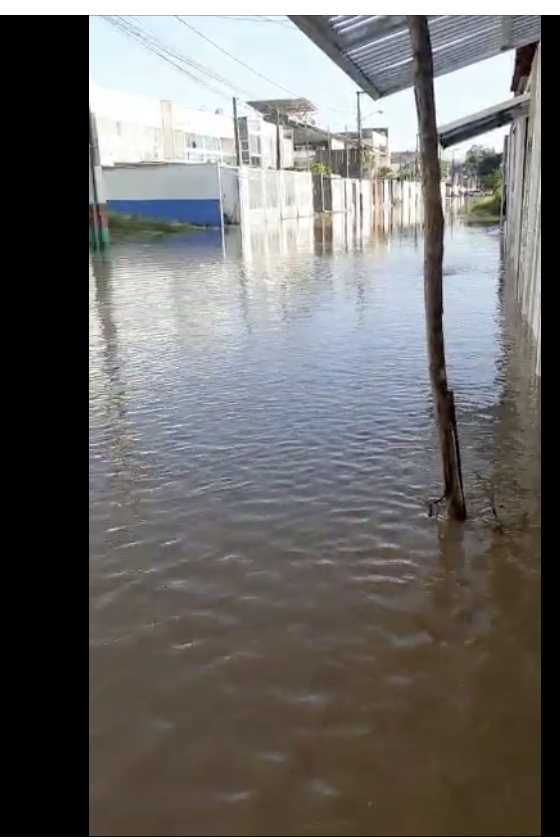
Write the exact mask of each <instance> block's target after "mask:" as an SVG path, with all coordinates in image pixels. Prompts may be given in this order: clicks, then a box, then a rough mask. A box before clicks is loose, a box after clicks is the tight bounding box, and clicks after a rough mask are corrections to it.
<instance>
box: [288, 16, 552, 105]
mask: <svg viewBox="0 0 560 840" xmlns="http://www.w3.org/2000/svg"><path fill="white" fill-rule="evenodd" d="M289 17H290V19H291V20H292V21H293V23H295V24H296V26H298V27H299V28H300V29H301V30H302V32H304V33H305V34H306V35H307V36H308V37H309V38H311V40H312V41H313V42H314V43H315V44H317V46H318V47H320V48H321V49H322V50H323V52H325V53H326V54H327V55H328V56H329V58H331V59H332V60H333V61H334V62H335V63H336V64H338V66H339V67H341V69H343V70H344V71H345V72H346V73H347V74H348V75H349V76H350V77H351V78H352V79H353V80H354V81H355V82H356V84H358V85H359V86H360V87H361V88H362V89H363V90H365V91H366V93H369V95H370V96H372V97H373V98H374V99H379V98H381V97H384V96H391V95H392V94H394V93H398V92H399V91H402V90H406V89H407V88H410V87H412V86H413V84H414V67H413V56H412V50H411V45H410V37H409V33H408V27H407V23H406V15H373V16H372V15H289ZM428 19H429V21H430V32H431V35H432V47H433V51H434V71H435V75H436V76H443V75H445V74H447V73H452V72H454V71H455V70H461V69H462V68H464V67H468V66H470V65H472V64H478V63H479V62H481V61H485V60H486V59H488V58H494V57H495V56H497V55H500V53H502V52H506V51H508V50H512V49H518V48H519V47H523V46H526V45H527V44H531V43H534V42H536V41H540V40H541V15H428Z"/></svg>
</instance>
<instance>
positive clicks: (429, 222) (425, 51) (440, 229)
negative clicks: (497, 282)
mask: <svg viewBox="0 0 560 840" xmlns="http://www.w3.org/2000/svg"><path fill="white" fill-rule="evenodd" d="M406 18H407V22H408V28H409V31H410V39H411V42H412V51H413V56H414V65H415V79H414V88H415V94H416V109H417V112H418V126H419V138H420V153H421V161H422V180H423V187H424V204H425V212H424V216H425V222H424V297H425V305H426V324H427V331H428V354H429V362H430V377H431V381H432V389H433V393H434V401H435V407H436V414H437V420H438V426H439V437H440V446H441V455H442V460H443V474H444V482H445V487H444V499H446V500H447V503H448V508H449V516H450V518H451V519H456V520H459V521H464V520H465V519H466V518H467V507H466V503H465V493H464V487H463V476H462V469H461V454H460V448H459V437H458V432H457V420H456V416H455V402H454V399H453V392H452V391H450V390H449V385H448V379H447V367H446V361H445V339H444V335H443V253H444V225H445V223H444V217H443V202H442V198H441V167H440V160H439V140H438V131H437V121H436V106H435V95H434V59H433V53H432V42H431V37H430V29H429V25H428V17H427V15H407V16H406Z"/></svg>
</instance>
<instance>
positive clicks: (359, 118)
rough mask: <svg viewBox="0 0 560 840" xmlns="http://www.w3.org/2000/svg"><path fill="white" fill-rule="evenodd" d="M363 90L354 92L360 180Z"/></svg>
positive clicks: (362, 168) (362, 150) (362, 148)
mask: <svg viewBox="0 0 560 840" xmlns="http://www.w3.org/2000/svg"><path fill="white" fill-rule="evenodd" d="M363 94H364V91H363V90H359V91H358V92H357V94H356V106H357V107H356V118H357V123H358V157H359V166H360V181H362V180H363V178H364V142H363V135H362V130H363V129H362V96H363Z"/></svg>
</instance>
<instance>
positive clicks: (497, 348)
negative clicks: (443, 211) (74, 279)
mask: <svg viewBox="0 0 560 840" xmlns="http://www.w3.org/2000/svg"><path fill="white" fill-rule="evenodd" d="M106 259H107V261H106V262H104V263H103V264H99V263H95V264H93V263H92V264H91V265H90V282H89V290H90V303H89V325H90V327H89V329H90V384H89V423H90V428H89V471H90V478H89V482H90V486H89V499H90V690H91V699H90V809H91V810H90V833H91V834H92V835H100V836H103V835H120V836H134V835H142V836H165V835H169V836H176V835H180V836H181V835H189V834H199V835H205V836H211V835H229V836H240V835H252V834H260V835H265V836H272V835H289V836H297V835H308V836H314V835H327V836H328V835H332V836H338V835H350V836H351V835H359V836H362V835H384V834H385V835H392V836H410V835H436V836H445V835H449V836H468V835H473V836H511V835H515V836H535V834H537V833H540V796H541V791H540V778H541V777H540V763H541V756H540V699H541V694H540V641H541V636H540V633H541V631H540V619H541V612H540V585H541V576H540V560H541V547H540V546H541V521H540V501H541V496H540V479H541V451H540V393H539V390H538V385H537V383H536V382H535V379H534V377H533V371H534V369H535V362H534V356H533V349H532V347H531V346H530V345H529V343H528V342H527V340H526V338H525V336H524V334H523V331H522V330H521V329H520V327H519V324H518V321H517V319H516V318H515V307H514V305H513V303H512V301H511V300H510V299H509V296H508V294H506V293H505V292H504V291H503V288H502V285H503V284H502V282H501V271H500V243H499V237H498V235H497V233H496V232H495V231H494V230H492V229H487V228H482V227H474V226H463V225H461V224H460V223H459V222H455V223H454V224H453V225H451V226H450V227H449V229H448V237H447V244H446V271H445V274H446V277H445V295H446V313H445V329H446V337H447V346H448V365H449V376H450V381H451V385H452V387H453V389H454V391H455V396H456V402H457V411H458V421H459V431H460V436H461V446H462V454H463V461H464V470H465V484H466V492H467V501H468V506H469V513H470V520H469V522H468V523H467V525H466V526H465V527H464V528H462V527H458V526H454V525H450V524H448V523H447V522H446V521H445V518H444V517H443V518H442V519H441V520H440V521H436V520H435V519H430V518H429V517H428V515H427V506H428V503H429V500H430V499H433V498H437V497H438V496H440V495H441V477H440V465H439V455H438V450H437V440H436V435H435V429H434V423H433V411H432V397H431V391H430V385H429V379H428V369H427V359H426V340H425V324H424V302H423V281H422V242H421V233H419V232H418V231H416V230H415V229H413V228H410V229H408V230H404V229H402V228H400V227H399V226H398V225H394V226H389V230H388V231H386V232H385V233H380V232H378V233H376V234H375V235H372V236H371V237H369V236H368V237H365V236H359V237H356V238H354V237H353V236H352V235H350V234H348V232H346V231H339V230H334V231H333V230H332V229H331V228H329V227H328V226H325V225H323V224H322V223H319V224H318V223H316V224H315V226H314V225H313V224H312V223H309V224H307V225H304V226H303V227H302V226H299V227H298V226H296V225H292V226H289V227H285V228H283V229H282V230H276V231H272V232H269V234H267V235H265V234H263V233H262V232H260V233H258V232H255V234H254V235H253V236H252V237H251V236H249V237H247V239H246V240H245V242H242V241H241V237H240V236H239V235H238V234H237V233H228V234H227V235H226V236H225V238H222V235H221V234H220V233H213V232H208V233H197V234H191V235H188V236H182V235H181V236H177V237H175V238H169V239H166V240H162V241H157V240H153V241H150V242H147V243H140V242H136V243H127V244H120V245H115V246H114V247H113V249H112V251H111V256H110V257H108V258H106Z"/></svg>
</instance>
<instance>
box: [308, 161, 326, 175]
mask: <svg viewBox="0 0 560 840" xmlns="http://www.w3.org/2000/svg"><path fill="white" fill-rule="evenodd" d="M311 172H312V173H313V174H314V175H328V174H329V169H328V167H327V166H326V165H325V164H324V163H314V164H313V165H312V166H311Z"/></svg>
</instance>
